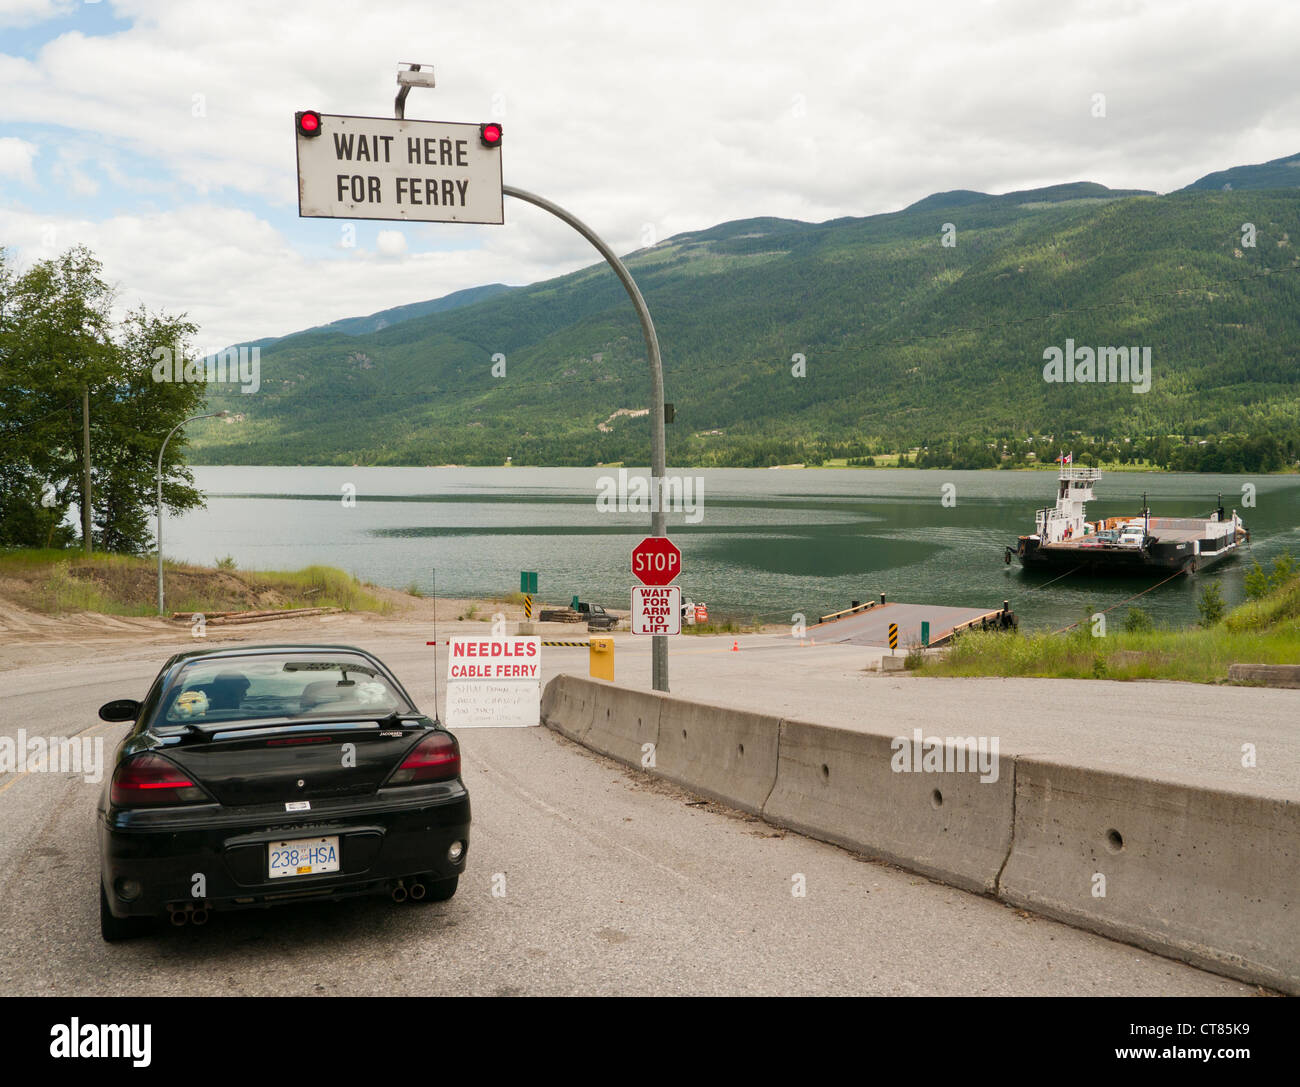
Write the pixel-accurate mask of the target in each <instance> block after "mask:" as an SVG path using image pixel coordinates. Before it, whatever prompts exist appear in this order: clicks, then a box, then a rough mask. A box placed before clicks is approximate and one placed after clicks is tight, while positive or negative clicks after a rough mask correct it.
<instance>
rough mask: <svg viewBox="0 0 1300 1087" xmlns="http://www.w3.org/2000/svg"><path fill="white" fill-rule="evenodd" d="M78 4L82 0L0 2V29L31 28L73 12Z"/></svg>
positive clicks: (17, 0)
mask: <svg viewBox="0 0 1300 1087" xmlns="http://www.w3.org/2000/svg"><path fill="white" fill-rule="evenodd" d="M90 2H92V3H97V2H98V0H90ZM80 3H82V0H0V27H3V26H31V25H33V24H34V23H41V22H44V21H45V20H47V19H56V18H58V17H59V16H61V15H67V14H68V13H69V12H70V11H74V10H75V9H76V8H77V6H78V5H79V4H80Z"/></svg>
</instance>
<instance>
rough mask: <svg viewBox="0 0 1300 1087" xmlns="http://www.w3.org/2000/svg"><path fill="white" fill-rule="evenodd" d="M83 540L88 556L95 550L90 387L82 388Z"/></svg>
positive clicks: (84, 386)
mask: <svg viewBox="0 0 1300 1087" xmlns="http://www.w3.org/2000/svg"><path fill="white" fill-rule="evenodd" d="M81 465H82V476H81V538H82V540H83V541H84V543H85V547H86V554H87V555H89V554H90V553H91V551H92V550H93V547H94V545H93V543H92V541H91V538H90V503H91V496H90V386H89V385H83V386H81Z"/></svg>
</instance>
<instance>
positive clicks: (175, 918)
mask: <svg viewBox="0 0 1300 1087" xmlns="http://www.w3.org/2000/svg"><path fill="white" fill-rule="evenodd" d="M170 916H171V922H172V924H173V925H175V926H176V927H177V928H184V927H185V922H186V921H188V920H189V919H190V913H189V910H172V911H171V914H170Z"/></svg>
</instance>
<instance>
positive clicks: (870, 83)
mask: <svg viewBox="0 0 1300 1087" xmlns="http://www.w3.org/2000/svg"><path fill="white" fill-rule="evenodd" d="M107 3H108V0H106V6H107ZM38 6H39V5H37V4H36V3H35V2H34V0H33V2H30V3H24V4H21V5H14V4H13V3H9V4H8V6H7V7H6V9H5V10H6V11H11V12H13V11H17V10H18V9H19V7H21V8H22V9H23V10H26V11H29V12H30V11H35V10H36V8H37V7H38ZM46 7H47V8H48V7H49V6H48V5H47V6H46ZM270 10H271V9H268V8H267V6H266V5H265V3H264V2H262V0H223V2H222V3H221V4H214V3H211V2H202V0H117V2H114V3H112V13H113V14H114V15H116V16H117V17H119V18H125V19H129V20H131V21H132V26H131V28H130V29H129V30H126V31H123V32H118V33H114V34H111V35H107V36H93V35H91V34H89V33H88V30H89V26H88V25H87V26H86V27H83V26H82V24H81V23H80V22H79V21H78V12H77V11H76V10H71V11H70V14H69V15H68V16H67V17H66V18H65V20H64V22H63V23H62V24H60V27H61V28H62V27H66V32H65V33H62V34H61V35H60V36H58V37H56V38H54V39H53V40H51V41H49V42H48V43H47V44H46V45H45V46H44V47H43V48H42V49H41V50H40V51H39V53H37V54H36V56H35V58H34V59H32V60H27V59H22V58H18V57H4V56H0V101H3V102H4V111H5V116H6V120H7V121H8V122H12V123H14V124H22V123H28V124H41V125H48V126H54V127H53V128H52V129H51V131H53V132H56V133H57V134H58V139H59V147H60V148H63V147H66V146H70V145H77V146H80V147H84V148H89V149H92V150H93V154H91V153H90V152H87V153H86V154H82V155H80V156H70V157H68V158H66V159H65V158H64V157H61V156H60V157H56V158H55V159H54V161H55V164H56V165H55V167H54V168H52V174H53V175H54V177H55V180H56V181H58V182H59V183H60V184H61V185H63V186H64V187H65V188H67V189H68V190H70V191H71V192H72V193H74V194H77V195H79V196H80V197H81V200H80V204H81V207H82V208H83V209H84V211H83V213H82V217H79V218H78V219H76V220H73V219H68V218H60V217H57V216H53V217H52V216H51V215H49V214H45V215H43V216H42V215H41V214H40V213H39V208H37V209H36V210H33V211H32V212H31V213H30V215H28V216H25V217H24V216H22V215H19V213H17V212H12V211H11V212H8V213H5V214H3V215H0V225H3V226H4V227H5V231H6V232H5V234H4V235H3V236H0V240H5V241H7V242H8V243H9V244H10V245H17V244H18V238H17V237H16V236H14V234H13V232H14V231H20V232H25V233H24V236H25V237H27V238H28V239H29V240H32V241H33V244H35V243H39V240H40V230H41V228H42V227H44V226H46V225H47V224H48V223H49V222H50V221H51V219H52V218H53V219H54V221H55V225H56V226H57V228H58V229H57V237H58V238H59V240H60V242H61V243H63V245H67V244H72V242H73V241H85V242H86V243H87V244H91V245H92V246H93V247H95V248H96V251H97V252H99V253H100V255H101V256H102V258H103V259H104V260H105V263H106V264H107V265H108V267H109V268H110V269H111V270H112V273H113V275H114V276H116V277H117V278H118V279H119V280H120V281H121V283H122V286H123V293H124V295H126V294H138V295H141V296H142V297H146V298H148V299H149V300H150V304H152V305H156V306H162V307H164V308H167V309H171V310H176V309H188V310H189V311H190V312H191V314H192V315H194V316H195V318H196V319H199V320H201V321H202V322H203V324H204V326H205V336H209V335H210V337H211V338H212V339H214V340H217V339H223V338H224V339H226V340H238V339H245V338H249V337H253V336H260V335H269V334H275V333H281V332H287V331H290V330H292V329H296V328H302V327H306V326H308V325H311V324H318V323H324V322H327V321H330V320H334V319H337V318H339V317H344V316H351V315H354V314H359V313H364V312H367V311H369V310H374V309H380V308H383V307H385V306H390V305H396V304H399V303H401V302H410V301H415V300H418V299H422V298H430V297H434V296H436V295H437V294H440V293H445V292H447V291H451V290H456V289H459V288H463V287H468V286H473V285H475V284H479V283H485V282H490V281H493V280H502V281H506V282H512V283H520V282H527V281H530V280H533V279H538V278H543V277H545V276H548V275H553V274H559V273H561V272H563V271H567V270H571V269H572V268H574V267H578V266H581V265H584V264H588V263H591V262H593V260H594V255H593V254H592V253H591V251H590V249H589V247H588V246H587V244H586V243H585V242H584V241H583V240H582V239H581V238H579V237H578V236H577V235H576V234H574V233H573V232H572V231H571V230H569V229H568V228H566V227H564V226H563V225H561V224H560V223H558V222H555V221H554V220H552V219H550V217H548V216H546V215H545V213H543V212H541V211H539V210H538V209H535V208H531V207H527V206H524V205H522V204H520V203H518V202H514V201H508V202H507V204H506V217H507V225H506V226H505V227H462V226H445V227H444V226H403V227H401V228H394V229H392V230H386V231H384V232H383V234H381V235H380V236H379V237H378V238H377V239H376V241H375V245H374V247H373V248H370V249H367V248H366V245H365V244H364V243H362V244H359V245H357V246H356V247H355V248H351V249H340V248H339V246H338V244H337V241H336V240H337V239H338V237H339V234H338V224H329V223H325V222H313V223H311V224H310V226H309V227H308V228H304V229H303V230H298V229H293V230H292V231H291V229H290V222H291V220H292V219H293V218H294V217H295V215H296V200H297V194H296V189H295V185H296V182H295V165H294V139H293V135H292V118H293V113H294V111H295V110H297V109H303V108H307V107H313V108H317V109H321V110H324V111H326V112H338V113H359V114H371V115H376V116H387V115H389V114H390V113H391V110H392V99H393V95H394V94H395V93H396V89H397V88H396V82H395V72H396V64H397V62H398V61H399V60H408V61H409V60H415V61H422V62H432V63H433V64H434V66H435V69H436V72H437V77H438V87H437V89H436V90H420V89H417V90H414V91H412V92H411V97H410V99H409V102H408V108H407V112H408V116H410V117H413V118H419V117H434V118H444V119H456V120H485V119H487V118H489V117H499V118H500V119H501V120H502V122H503V124H504V127H505V137H506V138H505V143H504V147H503V156H504V165H505V174H506V178H507V180H508V181H509V182H510V183H512V184H515V185H518V186H521V187H523V188H526V189H531V190H533V191H536V192H539V193H541V194H543V195H545V196H548V197H550V198H551V199H554V200H556V201H557V202H559V203H560V204H562V205H564V206H565V207H567V208H569V209H570V210H572V211H573V212H575V213H577V214H578V215H579V216H580V217H582V218H583V219H584V220H586V221H587V222H589V223H590V224H591V225H592V226H593V227H594V228H595V229H596V230H598V231H599V232H600V233H601V234H602V235H604V236H605V237H606V238H607V239H608V240H609V241H610V243H611V244H612V245H613V246H614V247H615V248H616V249H617V250H619V251H620V252H627V251H630V250H633V249H636V248H639V247H641V245H642V244H643V241H642V238H643V230H644V229H645V228H646V226H647V224H648V226H649V228H650V230H651V231H652V232H653V234H654V236H655V237H656V238H658V239H660V240H662V239H664V238H666V237H668V236H670V235H672V234H673V233H677V232H680V231H683V230H692V229H700V228H704V227H707V226H711V225H713V224H715V223H718V222H722V221H725V220H728V219H736V218H742V217H746V216H753V215H776V216H785V217H790V218H801V219H811V220H821V219H827V218H832V217H837V216H842V215H862V214H870V213H873V212H877V211H887V210H892V209H895V208H899V207H902V206H904V205H906V204H909V203H911V202H913V201H914V200H917V199H919V198H921V197H923V196H925V195H927V194H929V193H931V192H934V191H938V190H945V189H953V188H972V189H983V190H985V191H993V192H1002V191H1008V190H1012V189H1019V188H1027V187H1031V186H1034V185H1040V184H1053V183H1058V182H1065V181H1075V180H1093V181H1100V182H1102V183H1104V184H1109V185H1112V186H1116V187H1140V188H1151V189H1156V190H1160V191H1165V190H1168V189H1171V188H1177V187H1180V186H1182V185H1184V184H1187V183H1188V182H1190V181H1191V180H1193V179H1194V178H1196V177H1198V176H1200V175H1202V174H1205V173H1208V172H1210V171H1211V170H1216V169H1222V168H1224V167H1227V166H1231V165H1236V164H1239V163H1244V162H1258V161H1263V160H1265V159H1268V158H1274V157H1278V156H1280V155H1286V154H1291V153H1294V152H1296V151H1300V121H1297V120H1296V118H1297V117H1300V84H1297V82H1296V81H1295V79H1294V73H1293V69H1294V58H1293V52H1294V50H1293V47H1292V43H1293V42H1295V41H1296V40H1298V39H1300V6H1296V5H1283V4H1277V3H1275V0H1238V2H1236V3H1234V4H1232V5H1223V4H1222V3H1221V2H1220V0H1188V2H1186V3H1181V4H1177V5H1171V4H1166V3H1158V2H1146V0H1057V2H1055V3H1051V4H1044V3H1042V2H1041V0H1003V2H1001V3H996V2H986V3H982V4H979V5H972V4H970V3H969V2H968V0H928V2H927V0H922V2H919V3H915V4H910V5H903V6H900V5H893V4H889V5H886V4H875V5H872V4H863V3H861V2H860V0H838V2H833V0H828V2H824V3H822V4H817V5H813V4H803V5H792V4H790V3H789V2H788V0H768V2H766V3H764V2H762V0H751V2H744V3H742V2H739V0H711V2H709V3H699V2H698V0H658V2H653V3H652V2H650V0H626V2H621V3H619V4H610V3H608V2H607V0H555V2H552V3H547V4H544V5H539V4H522V3H509V4H507V3H500V2H497V3H493V2H490V0H441V2H440V3H439V4H437V5H436V6H435V5H430V4H428V3H427V0H392V2H390V3H386V4H384V5H383V6H382V7H380V6H374V7H371V6H366V5H357V4H355V3H354V2H352V0H313V2H311V3H307V2H305V0H286V2H284V3H280V4H277V5H276V6H275V7H274V13H273V15H271V14H268V12H269V11H270ZM1098 91H1100V92H1102V93H1104V94H1106V96H1107V113H1106V117H1105V118H1104V119H1098V118H1095V117H1093V116H1092V115H1091V112H1090V107H1091V96H1092V95H1093V93H1095V92H1098ZM196 95H199V96H202V99H201V101H202V106H203V108H202V110H201V111H200V112H201V114H202V115H201V116H196V115H195V114H196V110H195V108H194V106H195V101H196V99H195V96H196ZM40 138H41V143H42V146H46V141H45V139H44V137H40ZM17 142H20V143H21V142H25V141H17ZM48 153H50V154H51V155H53V154H54V147H53V146H50V147H49V150H48ZM0 161H2V160H0ZM126 164H130V165H131V166H132V177H133V178H135V179H136V180H134V181H133V187H134V189H135V191H136V193H137V197H136V203H135V204H131V203H129V202H128V203H126V204H124V203H123V200H122V199H121V194H120V191H118V192H114V191H113V190H114V189H119V190H120V186H119V185H118V183H117V182H116V181H114V178H117V179H119V180H120V178H121V171H122V169H123V167H124V166H125V165H126ZM28 168H29V169H30V162H29V163H28ZM0 169H2V167H0ZM113 171H116V173H114V172H113ZM141 175H143V176H141ZM10 176H16V175H14V174H12V172H11V175H10ZM105 179H107V180H108V181H113V182H114V183H113V186H112V187H110V186H109V185H108V184H106V183H104V184H100V190H99V194H98V196H95V194H94V193H93V191H92V189H93V187H94V186H95V185H96V184H97V183H102V182H104V181H105ZM110 200H111V203H110ZM250 202H251V203H252V205H253V206H255V207H258V208H261V207H263V206H269V207H270V208H271V209H272V210H271V211H269V212H265V213H260V217H259V214H253V213H250V212H249V211H247V210H245V209H246V208H247V207H248V206H249V205H250ZM124 207H125V209H126V210H125V211H123V210H122V209H123V208H124ZM158 209H162V210H158ZM268 220H269V221H268ZM290 232H292V234H293V236H294V238H301V237H303V236H310V237H313V238H316V237H318V238H319V247H320V252H321V254H322V255H321V256H319V257H318V256H315V255H309V254H308V253H306V252H303V251H300V250H299V249H297V248H296V247H295V244H294V243H292V242H291V241H290V240H289V238H288V236H287V235H288V234H289V233H290ZM362 237H363V238H370V237H375V235H373V234H371V233H369V228H367V229H366V232H365V233H363V234H362ZM394 237H402V238H403V239H404V240H405V249H406V250H407V253H408V255H407V256H406V257H404V258H403V259H401V260H394V259H392V258H393V256H395V255H400V252H401V250H400V249H398V248H397V242H396V241H395V240H394ZM385 238H387V240H385ZM164 241H165V243H166V244H164ZM431 244H432V245H436V246H448V247H457V246H475V247H477V248H452V251H450V252H442V253H439V254H436V255H430V254H427V253H421V252H418V250H421V249H423V248H426V247H427V246H429V245H431ZM411 250H415V251H416V252H411ZM304 282H309V283H311V284H313V289H312V290H311V291H303V290H302V289H301V284H302V283H304Z"/></svg>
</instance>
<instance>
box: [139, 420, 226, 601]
mask: <svg viewBox="0 0 1300 1087" xmlns="http://www.w3.org/2000/svg"><path fill="white" fill-rule="evenodd" d="M232 418H238V416H232V415H231V413H230V412H228V411H214V412H209V413H208V414H207V415H191V416H190V417H189V418H188V419H184V420H182V421H181V422H179V423H177V424H176V425H175V426H174V427H172V428H171V430H170V431H168V432H167V437H165V438H164V439H163V443H162V448H161V449H159V450H158V474H157V476H156V477H155V478H156V479H157V481H158V532H157V537H158V539H157V545H158V614H159V615H162V613H163V556H162V511H163V505H162V478H163V477H162V462H163V454H164V453H166V452H167V443H168V442H169V441H171V440H172V435H173V434H175V433H176V432H177V431H178V430H180V428H181V427H183V426H184V425H185V424H186V423H192V422H194V421H195V420H196V419H232Z"/></svg>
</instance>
